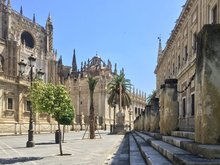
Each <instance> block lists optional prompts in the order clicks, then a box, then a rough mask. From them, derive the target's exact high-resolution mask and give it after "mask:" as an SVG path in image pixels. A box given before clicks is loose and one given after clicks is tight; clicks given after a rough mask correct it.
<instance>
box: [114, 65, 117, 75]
mask: <svg viewBox="0 0 220 165" xmlns="http://www.w3.org/2000/svg"><path fill="white" fill-rule="evenodd" d="M114 74H115V75H116V74H117V63H115V70H114Z"/></svg>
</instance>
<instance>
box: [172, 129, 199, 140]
mask: <svg viewBox="0 0 220 165" xmlns="http://www.w3.org/2000/svg"><path fill="white" fill-rule="evenodd" d="M171 135H172V136H176V137H183V138H188V139H191V140H195V132H186V131H172V133H171Z"/></svg>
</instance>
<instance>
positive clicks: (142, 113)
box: [141, 111, 145, 131]
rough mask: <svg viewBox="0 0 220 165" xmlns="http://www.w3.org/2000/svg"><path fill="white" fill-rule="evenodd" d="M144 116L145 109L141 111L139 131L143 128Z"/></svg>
mask: <svg viewBox="0 0 220 165" xmlns="http://www.w3.org/2000/svg"><path fill="white" fill-rule="evenodd" d="M144 117H145V111H142V112H141V131H143V130H144Z"/></svg>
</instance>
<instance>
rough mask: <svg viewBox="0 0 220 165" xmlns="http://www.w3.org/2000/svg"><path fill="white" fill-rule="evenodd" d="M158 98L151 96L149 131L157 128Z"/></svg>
mask: <svg viewBox="0 0 220 165" xmlns="http://www.w3.org/2000/svg"><path fill="white" fill-rule="evenodd" d="M159 121H160V116H159V99H158V98H153V99H152V100H151V119H150V131H151V132H155V131H156V130H158V129H159Z"/></svg>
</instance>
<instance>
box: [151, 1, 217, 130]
mask: <svg viewBox="0 0 220 165" xmlns="http://www.w3.org/2000/svg"><path fill="white" fill-rule="evenodd" d="M219 23H220V1H219V0H187V2H186V3H185V5H184V6H183V10H182V12H181V14H180V16H179V18H178V19H177V21H176V25H175V27H174V29H173V30H172V33H171V36H170V38H169V39H168V41H167V44H166V47H165V48H164V49H163V50H162V47H161V40H159V50H158V61H157V66H156V69H155V74H156V78H157V96H158V98H159V97H160V94H161V93H160V88H161V85H163V84H164V83H165V80H166V79H177V80H178V83H177V97H178V100H177V101H178V110H177V111H178V129H180V130H185V131H194V130H195V104H196V103H195V98H196V94H197V93H196V90H195V70H196V65H195V64H196V52H197V35H198V33H199V32H200V31H201V29H202V28H203V26H204V25H205V24H219Z"/></svg>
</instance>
